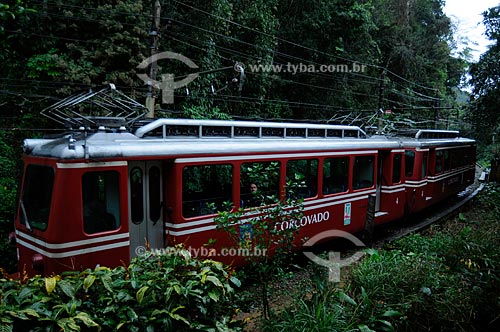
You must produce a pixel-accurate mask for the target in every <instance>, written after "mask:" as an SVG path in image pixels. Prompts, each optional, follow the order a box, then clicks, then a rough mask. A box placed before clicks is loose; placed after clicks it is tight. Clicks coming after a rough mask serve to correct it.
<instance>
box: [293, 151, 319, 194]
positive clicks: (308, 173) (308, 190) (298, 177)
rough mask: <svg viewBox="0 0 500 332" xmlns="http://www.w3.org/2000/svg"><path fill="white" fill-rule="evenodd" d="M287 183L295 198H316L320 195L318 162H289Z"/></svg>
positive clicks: (304, 160)
mask: <svg viewBox="0 0 500 332" xmlns="http://www.w3.org/2000/svg"><path fill="white" fill-rule="evenodd" d="M286 183H287V187H288V191H291V192H292V193H293V196H294V198H308V197H314V196H316V195H317V194H318V160H317V159H299V160H289V161H288V162H287V164H286Z"/></svg>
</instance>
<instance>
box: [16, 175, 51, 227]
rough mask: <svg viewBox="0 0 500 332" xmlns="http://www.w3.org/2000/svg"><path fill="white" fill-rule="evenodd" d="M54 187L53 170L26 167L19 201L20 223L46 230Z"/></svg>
mask: <svg viewBox="0 0 500 332" xmlns="http://www.w3.org/2000/svg"><path fill="white" fill-rule="evenodd" d="M53 186H54V169H53V168H52V167H48V166H40V165H28V167H27V168H26V175H25V178H24V188H23V195H22V199H21V223H22V224H23V225H26V226H27V227H32V228H36V229H39V230H42V231H44V230H46V229H47V225H48V222H49V214H50V203H51V201H52V189H53Z"/></svg>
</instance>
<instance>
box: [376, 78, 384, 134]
mask: <svg viewBox="0 0 500 332" xmlns="http://www.w3.org/2000/svg"><path fill="white" fill-rule="evenodd" d="M384 89H385V68H383V69H382V73H381V74H380V84H379V89H378V111H377V112H378V125H377V134H382V130H383V127H384Z"/></svg>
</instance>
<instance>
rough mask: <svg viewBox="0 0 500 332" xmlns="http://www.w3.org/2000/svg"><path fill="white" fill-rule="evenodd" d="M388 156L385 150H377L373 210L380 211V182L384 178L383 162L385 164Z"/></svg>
mask: <svg viewBox="0 0 500 332" xmlns="http://www.w3.org/2000/svg"><path fill="white" fill-rule="evenodd" d="M389 156H390V154H389V153H387V152H386V151H379V152H378V160H377V186H376V191H375V194H376V199H375V212H379V211H380V202H381V201H382V183H383V181H382V180H383V179H384V174H385V172H384V164H387V161H386V159H387V158H388V157H389ZM385 182H387V181H385Z"/></svg>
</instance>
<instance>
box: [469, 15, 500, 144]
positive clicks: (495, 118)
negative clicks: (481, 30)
mask: <svg viewBox="0 0 500 332" xmlns="http://www.w3.org/2000/svg"><path fill="white" fill-rule="evenodd" d="M483 17H484V19H483V24H484V25H485V28H486V35H487V37H488V38H489V39H490V41H491V42H492V45H491V46H490V47H489V49H488V51H486V53H484V54H483V55H481V57H480V59H479V61H478V62H477V63H473V64H471V66H470V71H469V72H470V76H471V79H470V84H471V85H472V86H473V91H472V97H471V102H472V103H471V104H472V105H471V106H472V107H471V112H470V113H469V121H471V122H472V123H473V124H474V127H475V136H476V137H477V138H478V139H479V140H480V141H481V142H483V143H486V144H489V143H490V142H491V139H492V135H493V134H498V132H499V130H500V128H499V122H500V117H499V115H498V112H497V111H496V110H497V109H498V107H500V102H499V96H500V86H499V84H498V82H499V77H500V70H499V68H498V62H499V61H500V37H499V36H500V27H499V25H498V20H499V18H500V6H496V7H493V8H490V9H489V10H488V11H486V12H484V13H483Z"/></svg>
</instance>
